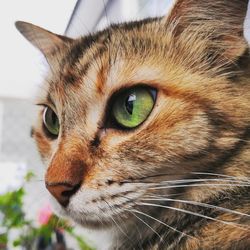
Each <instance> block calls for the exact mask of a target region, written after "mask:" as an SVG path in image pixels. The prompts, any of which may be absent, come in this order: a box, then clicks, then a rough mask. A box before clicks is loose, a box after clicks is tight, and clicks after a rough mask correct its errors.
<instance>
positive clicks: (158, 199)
mask: <svg viewBox="0 0 250 250" xmlns="http://www.w3.org/2000/svg"><path fill="white" fill-rule="evenodd" d="M152 197H153V196H152ZM158 197H159V196H158ZM158 197H157V198H144V199H141V200H142V201H173V202H179V203H184V204H190V205H195V206H201V207H206V208H212V209H218V210H221V211H223V212H227V213H231V214H237V215H240V216H246V217H249V218H250V214H245V213H241V212H238V211H235V210H231V209H228V208H224V207H219V206H215V205H211V204H207V203H203V202H197V201H190V200H180V199H171V198H158Z"/></svg>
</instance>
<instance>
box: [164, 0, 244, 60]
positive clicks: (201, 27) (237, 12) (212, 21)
mask: <svg viewBox="0 0 250 250" xmlns="http://www.w3.org/2000/svg"><path fill="white" fill-rule="evenodd" d="M247 6H248V0H229V1H226V0H212V1H209V0H176V2H175V4H174V5H173V7H172V10H171V11H170V13H169V14H168V15H167V16H166V17H164V19H163V21H164V23H165V24H166V25H168V26H169V25H170V26H172V27H173V28H174V34H176V35H177V36H178V35H180V34H181V33H182V32H183V31H185V30H189V31H191V32H192V31H194V32H196V34H198V35H200V37H209V39H210V41H211V46H210V47H213V49H215V50H217V51H223V56H224V57H226V58H228V59H230V60H235V59H236V58H238V57H240V56H241V55H242V54H244V52H245V51H246V48H247V47H248V46H247V42H246V40H245V38H244V20H245V17H246V12H247Z"/></svg>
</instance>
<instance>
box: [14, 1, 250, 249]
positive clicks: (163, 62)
mask: <svg viewBox="0 0 250 250" xmlns="http://www.w3.org/2000/svg"><path fill="white" fill-rule="evenodd" d="M247 5H248V1H247V0H214V1H204V0H177V1H176V2H175V4H174V5H173V7H172V9H171V11H170V12H169V14H168V15H166V16H165V17H159V18H149V19H145V20H142V21H133V22H128V23H122V24H115V25H114V24H113V25H111V26H110V27H108V28H107V29H105V30H103V31H99V32H97V33H93V34H90V35H88V36H83V37H80V38H78V39H71V38H68V37H65V36H60V35H57V34H54V33H51V32H49V31H47V30H45V29H42V28H40V27H38V26H35V25H33V24H29V23H26V22H20V21H19V22H17V23H16V27H17V29H18V30H19V31H20V32H21V33H22V34H23V35H24V36H25V37H26V38H27V39H28V40H29V41H30V42H31V43H32V44H33V45H34V46H36V47H37V48H38V49H39V50H40V51H41V52H42V53H43V54H44V56H45V57H46V59H47V61H48V64H49V65H50V69H51V70H50V72H49V74H48V76H47V77H46V79H45V81H44V82H45V83H44V86H43V88H44V89H45V90H46V91H45V92H44V93H41V96H40V99H39V100H38V101H37V104H38V105H39V106H41V110H40V112H39V114H38V120H37V124H35V125H34V127H33V137H34V138H35V141H36V143H37V147H38V150H39V152H40V154H41V158H42V160H43V162H44V164H45V165H46V166H47V170H46V175H45V185H46V187H47V189H48V191H49V192H50V193H51V195H52V196H51V197H52V199H53V203H54V206H55V209H57V212H58V213H59V214H60V215H61V216H66V217H69V218H72V219H73V220H74V221H76V222H77V223H79V224H80V225H82V226H83V227H87V228H92V229H96V230H101V229H105V228H111V229H112V230H113V240H112V246H111V247H110V249H168V250H169V249H192V250H196V249H250V179H249V177H250V144H249V131H250V130H249V128H250V127H249V126H250V115H249V114H250V57H249V45H248V43H247V41H246V40H245V38H244V35H243V24H244V19H245V16H246V11H247Z"/></svg>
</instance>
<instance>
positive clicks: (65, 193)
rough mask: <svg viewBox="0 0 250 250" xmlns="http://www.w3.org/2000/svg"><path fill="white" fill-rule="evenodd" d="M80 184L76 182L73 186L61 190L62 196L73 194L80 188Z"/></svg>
mask: <svg viewBox="0 0 250 250" xmlns="http://www.w3.org/2000/svg"><path fill="white" fill-rule="evenodd" d="M80 186H81V184H77V185H75V186H72V187H70V188H72V189H69V190H65V191H62V194H61V195H62V196H64V197H71V196H72V195H73V194H75V193H76V192H77V190H78V189H79V188H80Z"/></svg>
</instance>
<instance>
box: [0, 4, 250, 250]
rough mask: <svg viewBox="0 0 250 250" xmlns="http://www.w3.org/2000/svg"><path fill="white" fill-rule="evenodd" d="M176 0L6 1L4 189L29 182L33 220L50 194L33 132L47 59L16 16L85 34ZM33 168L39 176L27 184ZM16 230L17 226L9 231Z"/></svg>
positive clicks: (0, 129) (28, 210) (27, 203)
mask: <svg viewBox="0 0 250 250" xmlns="http://www.w3.org/2000/svg"><path fill="white" fill-rule="evenodd" d="M172 3H173V0H78V1H77V0H53V1H51V0H37V1H33V0H8V1H1V3H0V30H1V33H2V34H1V39H0V55H1V56H0V69H1V78H0V79H1V80H0V171H1V174H0V195H4V194H6V192H11V191H15V190H19V189H20V188H21V187H23V186H24V190H26V194H27V195H25V197H24V204H23V209H24V212H25V216H26V217H28V218H29V219H30V220H34V221H35V220H37V214H38V213H39V209H40V208H41V207H43V206H44V204H45V205H46V204H47V200H48V198H47V193H46V190H45V188H44V184H43V181H42V180H43V174H44V167H43V166H42V164H41V162H40V158H39V156H38V153H37V151H36V148H35V145H34V142H33V140H32V139H31V138H30V127H31V124H32V121H33V120H34V118H35V117H36V110H35V106H34V105H33V102H34V100H35V97H36V95H37V94H39V89H40V88H42V79H43V76H44V75H45V74H46V71H47V65H46V62H45V60H44V58H43V57H42V55H41V54H40V53H39V51H37V50H36V49H35V48H34V47H32V46H31V45H30V44H29V43H28V42H27V41H26V40H25V39H24V38H23V37H22V36H21V35H20V34H19V33H18V32H17V30H16V29H15V26H14V22H15V21H17V20H23V21H27V22H31V23H34V24H36V25H38V26H41V27H43V28H46V29H48V30H50V31H53V32H55V33H58V34H66V35H68V36H70V37H79V36H81V35H86V34H88V33H90V32H94V31H96V30H100V29H103V28H104V27H106V26H108V25H109V24H110V23H117V22H123V21H129V20H139V19H142V18H145V17H154V16H162V15H165V14H166V13H167V11H168V10H169V8H170V6H171V5H172ZM248 26H249V25H248V22H247V23H246V36H247V37H249V35H250V34H249V32H247V30H248ZM29 171H32V172H33V173H34V174H35V177H34V178H33V179H32V180H31V181H30V182H29V183H28V184H24V179H25V178H24V177H25V176H27V173H28V172H29ZM3 220H4V215H3V214H1V212H0V235H1V233H2V234H3V233H4V232H5V231H4V230H5V228H4V227H1V221H3ZM78 230H79V231H81V229H78ZM80 233H82V232H80ZM83 234H84V235H86V238H87V241H89V242H90V244H92V245H93V246H94V247H96V248H98V249H104V241H105V240H106V236H105V235H102V236H100V237H101V238H98V239H96V236H94V235H93V233H92V232H91V231H87V230H86V231H84V232H83ZM13 235H15V232H14V233H12V234H10V236H9V237H14V236H13ZM67 240H68V241H69V242H70V243H69V244H71V245H70V248H71V249H80V248H79V246H78V245H77V244H76V243H74V241H73V240H72V239H70V237H69V239H67ZM106 241H107V240H106ZM8 244H9V245H8V246H7V247H8V248H6V247H5V248H1V243H0V249H26V248H22V247H20V246H16V247H14V246H13V245H10V244H11V243H8ZM41 249H42V248H41ZM44 249H45V248H44ZM86 249H87V248H86Z"/></svg>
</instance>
